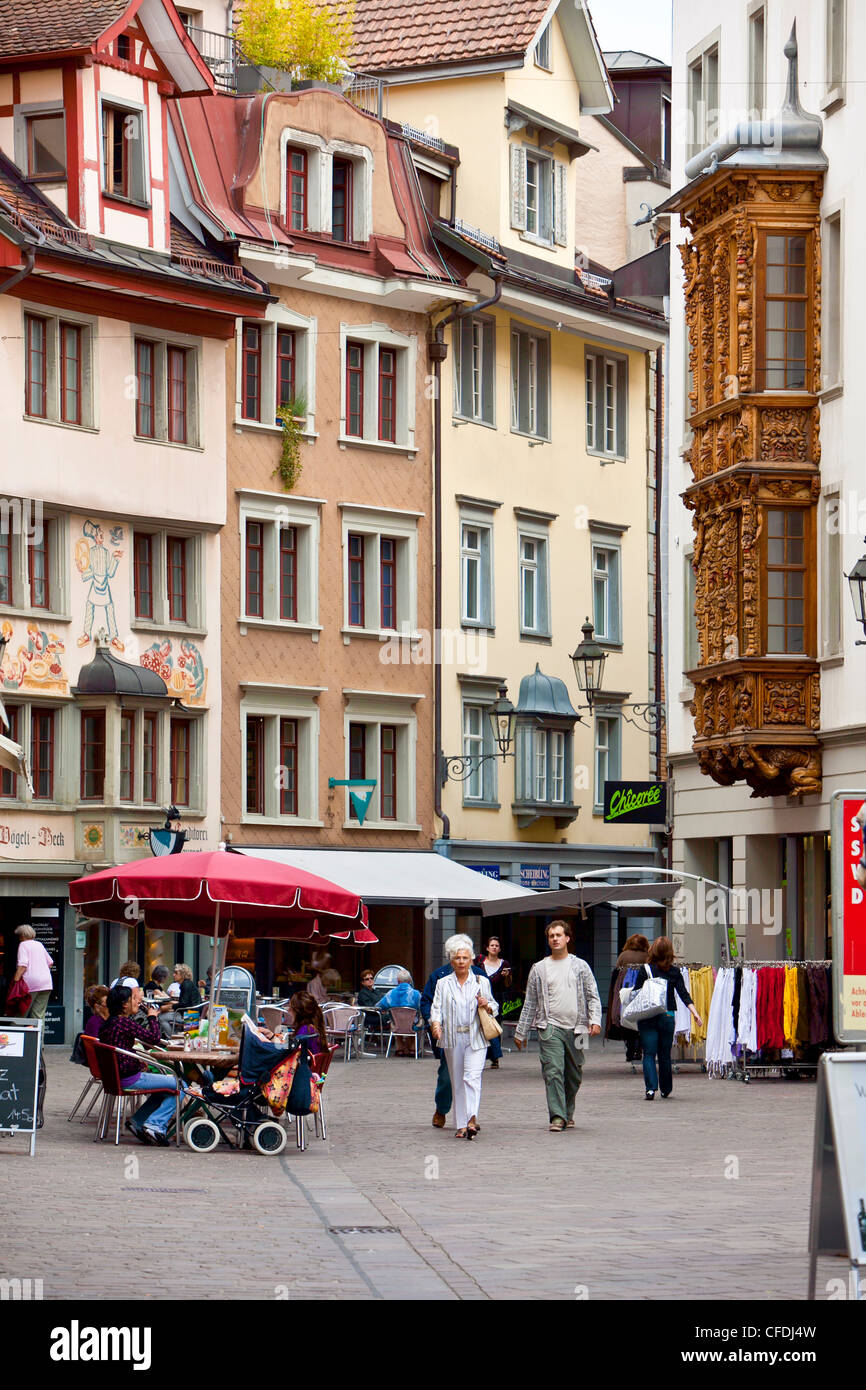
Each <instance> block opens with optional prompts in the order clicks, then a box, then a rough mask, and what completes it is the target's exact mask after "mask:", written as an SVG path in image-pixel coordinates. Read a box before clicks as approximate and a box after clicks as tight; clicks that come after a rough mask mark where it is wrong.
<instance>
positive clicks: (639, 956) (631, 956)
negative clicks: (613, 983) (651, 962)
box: [613, 951, 649, 970]
mask: <svg viewBox="0 0 866 1390" xmlns="http://www.w3.org/2000/svg"><path fill="white" fill-rule="evenodd" d="M648 954H649V952H648V951H620V953H619V955H618V956H617V958H616V965H615V966H614V967H613V968H614V970H618V969H619V967H620V966H621V965H626V966H628V965H644V964H646V958H647V955H648Z"/></svg>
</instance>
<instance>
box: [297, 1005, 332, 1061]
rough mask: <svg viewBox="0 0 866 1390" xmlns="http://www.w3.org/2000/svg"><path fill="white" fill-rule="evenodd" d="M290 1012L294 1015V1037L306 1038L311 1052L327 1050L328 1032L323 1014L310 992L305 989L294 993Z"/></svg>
mask: <svg viewBox="0 0 866 1390" xmlns="http://www.w3.org/2000/svg"><path fill="white" fill-rule="evenodd" d="M292 1013H293V1014H294V1016H295V1037H296V1038H306V1039H307V1044H308V1046H309V1048H310V1051H311V1052H327V1050H328V1034H327V1033H326V1031H325V1019H324V1015H323V1014H322V1010H321V1009H320V1007H319V1005H318V1003H317V1002H316V1000H315V999H314V998H313V996H312V994H308V993H307V992H306V990H304V991H302V992H301V993H300V994H296V995H295V997H294V999H293V1000H292Z"/></svg>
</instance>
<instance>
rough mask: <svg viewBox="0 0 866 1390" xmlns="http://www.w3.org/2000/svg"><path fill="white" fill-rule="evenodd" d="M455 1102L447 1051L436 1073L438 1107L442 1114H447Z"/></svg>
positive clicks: (443, 1054)
mask: <svg viewBox="0 0 866 1390" xmlns="http://www.w3.org/2000/svg"><path fill="white" fill-rule="evenodd" d="M453 1102H454V1095H453V1092H452V1090H451V1074H450V1072H449V1071H448V1063H447V1061H446V1059H445V1053H444V1052H443V1053H442V1056H441V1058H440V1060H439V1070H438V1072H437V1073H436V1109H437V1110H438V1111H439V1114H440V1115H447V1114H448V1111H449V1110H450V1109H451V1106H452V1104H453Z"/></svg>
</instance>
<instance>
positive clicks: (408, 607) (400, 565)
mask: <svg viewBox="0 0 866 1390" xmlns="http://www.w3.org/2000/svg"><path fill="white" fill-rule="evenodd" d="M339 507H340V512H341V517H342V555H343V627H342V633H343V637H344V639H345V638H348V639H349V640H351V638H353V637H377V638H379V639H380V640H387V639H388V638H392V637H394V635H395V634H396V635H398V636H400V637H406V638H410V639H412V638H414V639H417V638H419V637H420V635H421V634H420V633H419V632H418V522H419V521H420V519H421V518H422V517H423V516H424V513H423V512H407V511H398V510H396V509H393V508H390V507H358V506H355V505H354V504H353V503H348V502H340V503H339ZM350 535H361V536H364V538H365V543H364V600H365V614H364V618H365V621H364V625H363V627H358V626H352V625H351V624H350V623H349V536H350ZM383 537H386V538H388V539H390V540H394V541H396V543H397V627H396V628H383V627H382V625H381V611H380V610H381V585H380V580H381V541H382V538H383ZM383 722H384V723H386V724H387V722H388V721H387V719H386V720H384V721H383Z"/></svg>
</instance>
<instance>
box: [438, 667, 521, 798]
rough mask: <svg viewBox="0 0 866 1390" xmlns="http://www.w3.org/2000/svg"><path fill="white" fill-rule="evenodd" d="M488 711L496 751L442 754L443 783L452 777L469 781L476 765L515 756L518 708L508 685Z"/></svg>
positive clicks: (459, 780)
mask: <svg viewBox="0 0 866 1390" xmlns="http://www.w3.org/2000/svg"><path fill="white" fill-rule="evenodd" d="M484 712H485V714H486V715H487V719H488V721H489V724H490V730H491V733H492V734H493V742H494V743H495V744H496V748H497V750H498V751H497V752H496V753H462V754H445V753H440V754H439V763H440V769H441V778H442V786H443V787H444V786H445V783H446V782H447V781H448V780H449V779H450V780H451V781H452V782H466V781H468V779H469V778H470V777H471V776H472V774H473V773H474V772H475V770H476V768H479V767H481V766H482V765H483V764H484V763H489V762H490V761H491V759H492V758H501V759H502V761H503V762H505V759H506V758H513V757H514V753H512V751H511V745H512V744H513V743H514V730H515V726H516V724H517V710H516V709H515V708H514V706H513V704H512V703H511V701H510V700H509V698H508V691H507V689H506V687H505V686H504V685H501V686H500V687H499V695H498V697H497V698H496V699H495V700H494V702H493V704H492V705H490V706H489V708H488V709H486V710H485V711H484Z"/></svg>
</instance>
